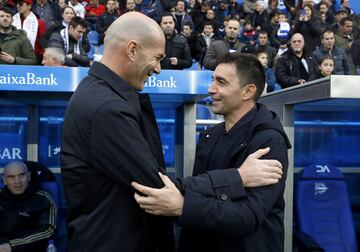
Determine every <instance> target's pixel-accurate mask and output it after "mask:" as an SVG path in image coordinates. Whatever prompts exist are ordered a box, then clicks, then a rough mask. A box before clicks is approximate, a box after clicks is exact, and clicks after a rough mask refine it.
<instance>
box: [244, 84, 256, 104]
mask: <svg viewBox="0 0 360 252" xmlns="http://www.w3.org/2000/svg"><path fill="white" fill-rule="evenodd" d="M256 89H257V88H256V86H255V84H247V85H245V87H244V90H243V100H244V101H247V100H253V99H254V96H255V93H256Z"/></svg>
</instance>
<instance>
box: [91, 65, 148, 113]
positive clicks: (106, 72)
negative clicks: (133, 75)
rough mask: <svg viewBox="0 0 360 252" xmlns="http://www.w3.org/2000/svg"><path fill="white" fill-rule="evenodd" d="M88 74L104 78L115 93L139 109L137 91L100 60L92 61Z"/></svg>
mask: <svg viewBox="0 0 360 252" xmlns="http://www.w3.org/2000/svg"><path fill="white" fill-rule="evenodd" d="M89 74H90V75H93V76H95V77H97V78H99V79H101V80H104V81H105V82H106V83H107V84H108V85H109V86H110V88H111V89H112V90H113V91H114V92H115V93H117V94H118V95H119V96H121V97H122V98H123V99H125V100H126V101H128V102H130V103H131V104H133V105H134V106H135V107H136V108H137V110H138V111H141V109H140V102H139V94H138V92H137V91H136V90H135V89H134V88H133V87H132V86H131V85H130V84H129V83H127V82H126V81H125V80H124V79H123V78H121V77H120V76H119V75H117V74H116V73H115V72H113V71H112V70H111V69H110V68H108V67H107V66H105V65H104V64H102V63H100V62H94V63H93V65H92V66H91V68H90V70H89Z"/></svg>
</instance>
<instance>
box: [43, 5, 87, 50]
mask: <svg viewBox="0 0 360 252" xmlns="http://www.w3.org/2000/svg"><path fill="white" fill-rule="evenodd" d="M75 16H76V14H75V11H74V9H73V8H72V7H71V6H66V7H65V8H64V9H63V10H62V17H63V20H62V21H55V22H54V23H53V24H52V25H51V26H50V27H49V28H48V29H47V30H46V32H45V34H44V35H43V36H42V38H41V39H40V43H41V46H42V47H43V48H46V47H47V46H48V42H49V38H50V36H51V34H53V33H54V32H57V33H60V31H61V30H62V29H64V28H67V27H68V26H69V23H70V21H71V19H72V18H73V17H75ZM81 44H82V47H83V48H84V50H85V52H88V51H89V50H90V43H89V40H88V39H87V36H85V34H84V36H83V37H82V38H81Z"/></svg>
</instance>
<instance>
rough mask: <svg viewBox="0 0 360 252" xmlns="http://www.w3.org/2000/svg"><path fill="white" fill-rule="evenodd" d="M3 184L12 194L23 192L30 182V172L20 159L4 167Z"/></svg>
mask: <svg viewBox="0 0 360 252" xmlns="http://www.w3.org/2000/svg"><path fill="white" fill-rule="evenodd" d="M3 180H4V185H6V186H7V188H8V189H9V191H10V192H11V193H12V194H14V195H20V194H23V193H24V192H25V190H26V188H27V187H28V186H29V182H30V172H29V170H28V168H27V166H26V165H25V164H24V163H23V162H21V161H14V162H11V163H9V164H7V165H6V166H5V168H4V177H3Z"/></svg>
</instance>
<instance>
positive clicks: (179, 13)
mask: <svg viewBox="0 0 360 252" xmlns="http://www.w3.org/2000/svg"><path fill="white" fill-rule="evenodd" d="M174 18H175V20H176V22H175V30H176V31H177V33H178V34H180V33H181V32H182V29H183V24H185V23H187V24H190V25H191V26H192V27H194V24H193V21H192V18H191V17H190V15H189V14H187V12H186V11H185V2H184V1H183V0H178V1H177V3H176V5H175V14H174Z"/></svg>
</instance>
